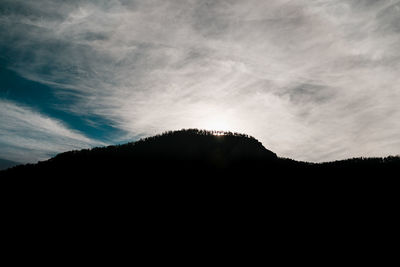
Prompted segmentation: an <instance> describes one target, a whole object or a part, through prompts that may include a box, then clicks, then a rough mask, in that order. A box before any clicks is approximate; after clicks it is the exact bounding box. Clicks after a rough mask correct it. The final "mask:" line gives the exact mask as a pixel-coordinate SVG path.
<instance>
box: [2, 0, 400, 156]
mask: <svg viewBox="0 0 400 267" xmlns="http://www.w3.org/2000/svg"><path fill="white" fill-rule="evenodd" d="M399 70H400V1H397V0H295V1H290V0H268V1H265V0H226V1H223V0H212V1H211V0H210V1H207V0H140V1H138V0H104V1H103V0H96V1H94V0H93V1H90V0H68V1H55V0H35V1H26V0H1V1H0V158H4V159H9V160H14V161H19V162H35V161H37V160H43V159H46V158H49V157H51V156H53V155H55V154H56V153H58V152H61V151H66V150H71V149H79V148H85V147H93V146H98V145H105V144H116V143H122V142H126V141H132V140H137V139H138V138H140V137H143V136H149V135H153V134H156V133H161V132H163V131H166V130H178V129H182V128H205V129H216V130H231V131H237V132H242V133H246V134H249V135H252V136H254V137H255V138H257V139H258V140H260V141H261V142H262V143H263V145H264V146H265V147H266V148H268V149H270V150H272V151H274V152H275V153H277V154H278V155H279V156H282V157H290V158H294V159H297V160H305V161H315V162H320V161H329V160H336V159H344V158H349V157H359V156H387V155H398V154H400V105H399V104H400V75H399V74H400V72H399Z"/></svg>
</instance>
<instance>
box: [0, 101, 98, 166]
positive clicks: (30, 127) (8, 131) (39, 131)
mask: <svg viewBox="0 0 400 267" xmlns="http://www.w3.org/2000/svg"><path fill="white" fill-rule="evenodd" d="M0 125H1V127H0V146H1V150H0V158H3V159H9V160H14V161H17V162H36V161H38V160H45V159H48V158H49V157H51V156H54V155H55V154H57V153H60V152H65V151H69V150H73V149H81V148H88V147H93V146H99V145H105V144H104V143H101V142H97V141H94V140H91V139H89V138H87V137H85V136H84V135H83V134H81V133H79V132H76V131H73V130H71V129H68V127H66V126H65V125H63V124H62V123H61V122H60V121H57V120H54V119H52V118H49V117H47V116H44V115H42V114H40V113H38V112H37V111H35V110H33V109H31V108H29V107H25V106H21V105H18V104H16V103H13V102H9V101H6V100H1V99H0Z"/></svg>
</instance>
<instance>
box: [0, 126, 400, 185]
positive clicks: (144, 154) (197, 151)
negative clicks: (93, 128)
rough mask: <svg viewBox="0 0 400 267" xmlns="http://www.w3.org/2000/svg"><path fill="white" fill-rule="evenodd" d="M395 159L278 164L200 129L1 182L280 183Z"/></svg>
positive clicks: (82, 154)
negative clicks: (240, 179) (278, 179)
mask: <svg viewBox="0 0 400 267" xmlns="http://www.w3.org/2000/svg"><path fill="white" fill-rule="evenodd" d="M399 167H400V159H399V157H387V158H355V159H349V160H343V161H336V162H328V163H322V164H315V163H307V162H299V161H295V160H292V159H285V158H279V157H278V156H277V155H276V154H275V153H273V152H272V151H270V150H268V149H266V148H265V147H263V145H262V144H261V143H260V142H259V141H258V140H256V139H255V138H253V137H251V136H248V135H245V134H239V133H232V132H215V131H205V130H198V129H188V130H180V131H170V132H165V133H163V134H160V135H156V136H153V137H149V138H144V139H141V140H139V141H137V142H132V143H127V144H123V145H115V146H108V147H99V148H93V149H85V150H80V151H70V152H65V153H61V154H59V155H57V156H56V157H54V158H52V159H50V160H47V161H44V162H39V163H38V164H27V165H20V166H17V167H14V168H11V169H8V170H6V171H3V172H0V174H1V175H2V176H30V177H32V176H38V177H53V178H55V177H62V176H68V177H84V178H86V179H88V178H89V177H90V178H93V177H97V178H99V177H102V176H104V175H107V176H108V177H126V178H128V177H129V178H136V179H145V178H144V177H156V178H160V177H168V176H171V175H172V176H175V177H185V178H190V177H207V178H210V177H220V178H221V177H230V178H234V177H239V176H240V177H247V176H251V175H254V176H256V177H275V178H276V177H278V176H283V175H284V176H295V177H300V176H309V177H310V176H313V177H321V176H325V177H326V176H334V175H337V176H343V175H347V176H357V175H366V174H368V175H371V174H376V175H380V174H384V173H387V174H390V172H393V171H396V170H397V171H398V170H399Z"/></svg>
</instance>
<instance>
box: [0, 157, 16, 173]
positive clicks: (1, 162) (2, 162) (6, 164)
mask: <svg viewBox="0 0 400 267" xmlns="http://www.w3.org/2000/svg"><path fill="white" fill-rule="evenodd" d="M19 164H20V163H18V162H14V161H10V160H6V159H0V171H1V170H6V169H8V168H11V167H14V166H17V165H19Z"/></svg>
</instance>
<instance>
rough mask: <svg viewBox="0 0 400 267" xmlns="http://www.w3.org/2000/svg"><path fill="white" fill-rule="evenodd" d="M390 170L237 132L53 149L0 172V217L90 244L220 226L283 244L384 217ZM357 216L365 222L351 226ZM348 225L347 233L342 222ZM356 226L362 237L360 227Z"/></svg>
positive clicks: (389, 163)
mask: <svg viewBox="0 0 400 267" xmlns="http://www.w3.org/2000/svg"><path fill="white" fill-rule="evenodd" d="M399 167H400V160H399V158H398V157H388V158H369V159H363V158H359V159H350V160H345V161H337V162H330V163H324V164H313V163H307V162H298V161H295V160H292V159H284V158H280V157H278V156H277V155H276V154H275V153H273V152H271V151H269V150H267V149H266V148H264V147H263V146H262V144H261V143H260V142H259V141H257V140H256V139H255V138H253V137H250V136H247V135H243V134H237V133H230V132H210V131H202V130H195V129H190V130H181V131H174V132H166V133H164V134H161V135H157V136H153V137H149V138H145V139H142V140H139V141H137V142H133V143H128V144H123V145H115V146H108V147H100V148H93V149H85V150H80V151H70V152H66V153H61V154H59V155H57V156H56V157H54V158H52V159H50V160H47V161H43V162H39V163H37V164H26V165H20V166H17V167H14V168H11V169H8V170H6V171H2V172H0V176H1V178H2V179H1V182H2V187H1V188H2V189H3V191H2V193H3V194H2V196H3V199H4V200H5V205H4V206H5V207H6V208H7V209H8V214H9V215H8V216H7V217H6V218H7V220H9V218H11V219H12V220H11V222H12V225H13V227H15V226H16V227H17V228H18V229H26V227H27V225H28V226H30V228H29V229H35V232H36V229H43V228H45V231H49V230H48V229H51V231H50V232H51V233H53V232H54V233H57V232H63V233H64V234H65V235H66V236H70V235H72V236H74V234H75V235H76V233H79V235H84V236H87V233H88V232H90V233H91V234H90V235H89V236H90V237H89V238H91V239H92V240H98V239H99V238H103V233H104V230H105V229H106V230H107V231H110V232H111V231H112V233H113V235H116V236H121V237H125V236H126V235H127V233H128V234H129V233H132V231H133V233H135V238H137V235H138V234H139V235H141V234H142V235H143V236H144V237H145V238H144V239H143V240H156V239H149V238H148V237H149V234H150V235H151V234H152V233H154V235H155V236H156V237H157V238H158V237H160V236H163V235H164V234H165V233H171V236H170V237H169V238H166V239H165V240H174V238H175V236H174V235H175V233H181V234H183V235H185V236H186V235H187V233H198V235H199V236H203V235H204V234H206V233H207V232H208V233H213V235H215V236H218V235H219V234H220V232H221V229H222V230H223V229H225V231H226V234H225V237H224V238H226V240H230V239H229V238H233V237H235V236H236V233H237V230H238V229H241V230H242V231H244V232H246V235H247V234H248V233H250V234H251V235H252V236H257V237H258V236H259V234H260V233H263V231H267V232H268V238H270V233H272V234H274V235H276V237H277V240H281V242H286V240H288V239H287V238H284V239H282V233H283V235H285V233H286V235H287V237H291V238H292V237H293V236H294V237H296V235H299V233H302V234H304V236H303V237H301V238H299V240H306V239H307V238H309V233H310V232H312V231H314V232H315V233H316V235H318V236H320V233H323V232H324V231H328V232H329V233H330V234H331V235H332V236H336V235H338V234H339V236H340V234H343V233H344V231H350V232H351V235H352V236H354V231H353V230H352V229H354V228H355V229H359V228H360V227H361V226H362V225H364V222H365V221H366V220H370V217H371V216H372V215H371V214H378V215H374V218H377V219H380V218H383V217H382V216H385V215H379V212H380V213H385V214H390V213H389V212H390V211H393V210H394V209H392V208H391V205H393V204H392V203H397V201H395V200H396V197H397V192H395V190H397V187H395V186H391V185H390V178H392V177H395V176H396V174H397V173H398V171H399V169H400V168H399ZM371 178H372V179H371ZM391 190H392V191H391ZM371 212H372V213H371ZM360 214H365V215H368V216H366V217H365V219H362V220H359V219H357V217H358V216H359V215H360ZM361 218H364V217H361ZM351 220H355V221H356V222H357V223H356V226H355V227H354V228H351V227H350V228H348V227H347V224H343V222H348V221H351ZM218 222H219V223H218ZM232 223H233V224H232ZM360 225H361V226H360ZM49 227H50V228H49ZM132 229H134V230H132ZM266 229H268V230H266ZM349 229H350V230H349ZM360 229H363V230H362V231H361V230H360V235H359V237H360V238H362V236H363V235H365V232H366V231H367V230H369V229H364V228H360ZM32 231H33V230H32ZM249 231H250V232H249ZM38 233H42V232H40V231H39V232H38ZM364 238H365V237H364ZM210 240H212V239H210ZM360 240H362V239H360Z"/></svg>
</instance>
